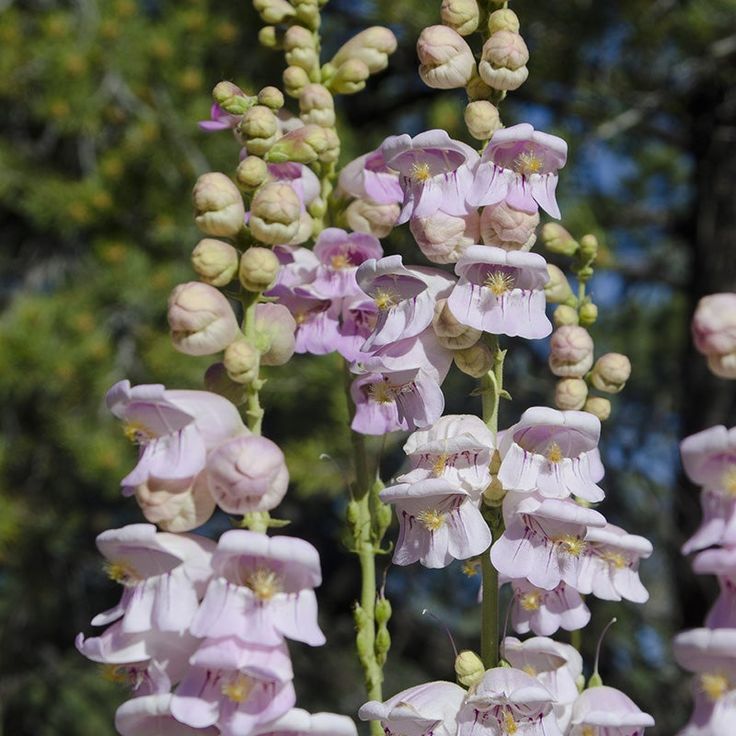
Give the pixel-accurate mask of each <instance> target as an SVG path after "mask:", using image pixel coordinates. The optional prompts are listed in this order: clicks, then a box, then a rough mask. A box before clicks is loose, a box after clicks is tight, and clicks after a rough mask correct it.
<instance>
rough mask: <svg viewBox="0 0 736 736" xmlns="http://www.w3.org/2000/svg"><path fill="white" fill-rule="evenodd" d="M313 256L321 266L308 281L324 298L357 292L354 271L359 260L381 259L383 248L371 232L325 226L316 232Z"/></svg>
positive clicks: (362, 261)
mask: <svg viewBox="0 0 736 736" xmlns="http://www.w3.org/2000/svg"><path fill="white" fill-rule="evenodd" d="M314 255H316V256H317V258H318V259H319V263H320V266H319V268H318V269H317V273H316V274H315V279H314V281H313V282H312V284H311V287H312V289H314V291H315V292H316V293H318V294H319V295H320V296H324V297H330V298H335V297H345V296H354V295H356V294H360V290H359V289H358V284H357V282H356V271H357V270H358V267H359V266H360V265H361V264H362V263H364V262H366V261H369V260H370V261H372V260H374V259H376V258H380V257H381V256H382V255H383V248H382V247H381V243H380V242H379V241H378V238H375V237H373V235H368V234H367V233H348V232H345V230H341V229H340V228H338V227H328V228H327V229H325V230H323V231H322V232H321V233H320V234H319V236H318V238H317V242H316V243H315V244H314Z"/></svg>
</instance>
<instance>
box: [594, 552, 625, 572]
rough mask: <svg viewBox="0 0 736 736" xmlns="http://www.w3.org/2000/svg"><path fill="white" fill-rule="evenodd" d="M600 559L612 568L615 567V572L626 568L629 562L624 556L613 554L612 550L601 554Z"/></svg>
mask: <svg viewBox="0 0 736 736" xmlns="http://www.w3.org/2000/svg"><path fill="white" fill-rule="evenodd" d="M600 558H601V559H602V560H603V561H604V562H607V563H608V564H609V565H611V566H612V567H615V568H616V569H617V570H623V568H625V567H628V564H629V560H628V559H627V558H626V555H624V554H622V553H621V552H614V551H613V550H612V549H610V550H606V551H605V552H601V553H600Z"/></svg>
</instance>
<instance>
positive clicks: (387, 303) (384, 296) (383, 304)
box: [373, 289, 401, 312]
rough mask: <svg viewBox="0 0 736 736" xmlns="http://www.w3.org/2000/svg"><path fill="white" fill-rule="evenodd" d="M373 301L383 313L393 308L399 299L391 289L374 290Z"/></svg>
mask: <svg viewBox="0 0 736 736" xmlns="http://www.w3.org/2000/svg"><path fill="white" fill-rule="evenodd" d="M373 301H374V302H375V303H376V306H377V307H378V309H380V310H381V311H382V312H383V311H385V310H387V309H391V307H395V306H396V305H397V304H398V303H399V302H400V301H401V297H400V296H399V295H398V294H397V293H396V292H395V291H393V289H376V294H375V296H374V297H373Z"/></svg>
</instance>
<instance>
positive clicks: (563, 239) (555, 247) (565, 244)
mask: <svg viewBox="0 0 736 736" xmlns="http://www.w3.org/2000/svg"><path fill="white" fill-rule="evenodd" d="M542 242H543V243H544V247H545V248H546V249H547V250H548V251H549V252H550V253H557V254H558V255H561V256H574V255H575V254H576V253H577V251H578V248H579V247H580V246H579V245H578V243H577V241H576V240H575V239H574V238H573V237H572V235H570V233H569V232H567V230H565V228H564V227H562V225H558V224H557V223H556V222H548V223H546V224H545V225H544V227H543V228H542Z"/></svg>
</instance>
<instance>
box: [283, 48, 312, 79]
mask: <svg viewBox="0 0 736 736" xmlns="http://www.w3.org/2000/svg"><path fill="white" fill-rule="evenodd" d="M285 58H286V63H287V64H290V65H291V66H298V67H301V68H302V69H304V71H306V72H307V73H309V72H311V71H312V70H313V69H318V68H319V54H318V53H317V52H316V51H315V50H314V49H305V48H301V47H297V48H295V49H293V50H292V51H287V52H286V55H285Z"/></svg>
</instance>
